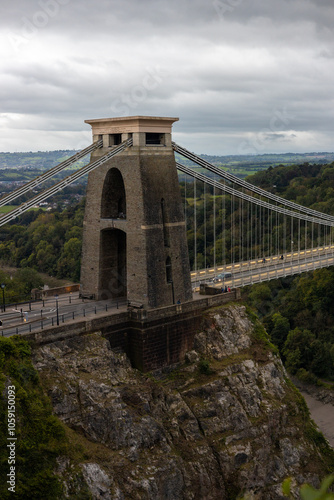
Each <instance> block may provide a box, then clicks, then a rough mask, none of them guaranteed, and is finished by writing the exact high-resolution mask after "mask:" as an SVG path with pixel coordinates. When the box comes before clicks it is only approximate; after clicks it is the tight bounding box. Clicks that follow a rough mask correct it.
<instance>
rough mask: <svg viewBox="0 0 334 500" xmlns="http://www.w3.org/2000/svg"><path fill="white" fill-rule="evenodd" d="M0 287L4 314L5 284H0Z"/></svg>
mask: <svg viewBox="0 0 334 500" xmlns="http://www.w3.org/2000/svg"><path fill="white" fill-rule="evenodd" d="M0 286H1V288H2V302H3V312H6V302H5V288H6V285H5V283H1V285H0Z"/></svg>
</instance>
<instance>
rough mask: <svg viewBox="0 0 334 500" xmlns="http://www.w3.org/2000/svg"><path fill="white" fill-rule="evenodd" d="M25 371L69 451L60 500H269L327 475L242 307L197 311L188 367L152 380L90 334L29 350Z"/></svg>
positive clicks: (295, 403) (274, 361) (295, 398)
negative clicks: (34, 377)
mask: <svg viewBox="0 0 334 500" xmlns="http://www.w3.org/2000/svg"><path fill="white" fill-rule="evenodd" d="M34 364H35V367H36V368H37V369H38V371H39V372H40V375H41V380H42V383H43V385H44V387H45V389H46V390H47V392H48V394H49V396H50V398H51V401H52V405H53V408H54V411H55V413H56V415H57V416H58V417H59V418H60V419H61V420H62V421H63V422H64V423H65V424H66V426H67V427H68V428H69V429H70V430H69V431H68V435H69V439H70V442H71V446H72V449H73V450H76V452H75V453H72V455H71V456H69V457H60V458H59V471H58V472H59V474H61V477H62V479H63V481H64V486H65V492H66V496H67V498H70V497H71V498H77V497H78V496H79V495H81V496H80V498H94V499H105V500H107V499H117V500H121V499H138V500H139V499H140V500H142V499H149V500H159V499H161V500H165V499H171V500H178V499H180V500H181V499H187V500H188V499H189V500H190V499H196V500H197V499H206V500H210V499H212V500H213V499H220V500H222V499H231V500H232V499H236V498H238V497H240V498H241V497H242V495H248V496H247V498H251V499H263V500H270V499H279V498H283V497H282V494H281V483H282V481H283V480H284V479H285V478H286V477H288V476H292V477H293V478H294V484H295V485H296V487H297V486H298V485H300V484H302V483H303V482H306V481H307V482H311V483H313V484H315V485H317V484H318V482H319V478H320V477H323V476H324V475H325V474H326V473H327V472H328V467H329V465H330V464H329V460H330V457H329V458H328V453H327V458H326V444H325V443H324V442H323V440H322V439H321V436H319V434H318V433H317V432H316V431H315V430H314V428H313V426H312V424H311V423H310V421H309V417H308V412H307V408H306V406H305V403H304V400H303V399H302V398H301V397H300V395H299V394H298V392H296V390H295V389H294V387H293V386H292V384H291V383H290V382H289V380H288V379H287V377H286V374H285V372H284V369H283V367H282V364H281V361H280V359H279V358H278V357H277V356H276V355H275V354H273V351H272V349H271V348H270V346H269V343H268V341H267V339H266V336H265V333H264V332H263V330H262V329H261V327H260V326H259V325H258V324H255V325H254V324H253V322H252V321H251V319H250V318H249V316H248V315H247V314H246V310H245V308H244V307H243V306H229V307H226V308H221V309H216V310H212V311H208V312H207V313H206V315H205V317H203V329H202V331H201V332H199V333H198V334H197V336H196V339H195V345H194V350H193V351H191V352H190V353H188V354H187V362H186V363H185V364H184V365H182V366H178V367H174V369H169V370H168V371H165V372H162V373H159V374H153V375H152V374H150V375H149V376H148V375H143V374H141V373H139V372H138V371H136V370H134V369H132V368H131V366H130V364H129V361H128V360H127V358H126V357H125V355H120V354H115V353H114V352H112V351H111V350H110V348H109V346H108V342H107V341H106V340H105V339H103V338H102V337H101V336H100V335H99V334H98V332H97V333H93V334H91V335H87V336H83V337H78V338H76V339H74V340H67V341H63V342H57V343H55V344H52V345H47V346H44V347H41V348H38V349H36V350H35V353H34ZM316 442H317V444H316ZM327 451H328V450H327ZM90 495H91V496H90Z"/></svg>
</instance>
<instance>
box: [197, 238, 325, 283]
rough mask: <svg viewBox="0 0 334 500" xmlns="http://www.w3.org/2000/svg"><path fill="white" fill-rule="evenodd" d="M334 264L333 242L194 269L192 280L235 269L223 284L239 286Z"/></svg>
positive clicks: (202, 280)
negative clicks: (281, 255)
mask: <svg viewBox="0 0 334 500" xmlns="http://www.w3.org/2000/svg"><path fill="white" fill-rule="evenodd" d="M332 265H334V245H330V246H324V247H317V248H314V249H311V250H302V251H300V252H293V253H291V252H290V253H287V254H284V258H283V260H281V258H280V255H279V256H272V257H266V258H265V262H263V259H254V260H250V261H244V262H239V263H235V264H227V265H225V266H216V268H210V269H199V270H197V271H193V272H192V273H191V281H192V283H193V285H194V286H195V288H196V286H197V285H198V284H200V283H205V282H207V283H210V282H212V279H213V278H214V276H216V275H217V274H220V273H222V272H229V273H232V277H231V278H228V279H226V280H224V285H227V286H231V285H232V286H233V287H240V286H246V285H250V284H252V283H258V282H261V281H268V280H270V279H276V278H281V277H283V276H290V275H293V274H299V273H303V272H306V271H311V270H314V269H319V268H321V267H328V266H332ZM221 285H222V282H219V283H218V284H217V285H215V286H217V287H219V286H221Z"/></svg>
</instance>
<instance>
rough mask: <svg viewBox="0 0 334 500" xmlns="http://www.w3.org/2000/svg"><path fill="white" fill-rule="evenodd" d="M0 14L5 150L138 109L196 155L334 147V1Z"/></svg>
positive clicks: (64, 137) (66, 0) (128, 5)
mask: <svg viewBox="0 0 334 500" xmlns="http://www.w3.org/2000/svg"><path fill="white" fill-rule="evenodd" d="M0 23H1V30H0V47H1V49H0V50H1V59H0V68H1V75H0V96H1V109H0V126H1V135H0V151H36V150H53V149H82V148H83V147H85V146H86V145H88V144H89V143H90V142H91V140H90V139H91V132H90V127H89V126H88V125H87V124H85V123H84V120H85V119H91V118H101V117H114V116H132V115H153V116H177V117H179V118H180V121H179V122H177V123H176V124H175V125H174V128H173V133H174V139H175V140H176V141H177V142H179V143H180V144H182V145H183V146H185V147H188V148H190V149H191V150H193V151H195V152H197V153H206V154H219V155H224V154H243V153H245V154H249V153H254V154H255V153H256V154H262V153H267V152H290V151H292V152H310V151H333V150H334V145H333V130H334V110H333V97H334V94H333V93H334V86H333V77H334V37H333V29H334V28H333V27H334V3H333V1H332V0H265V1H264V0H208V1H206V0H168V2H167V1H166V0H165V1H162V0H140V1H139V0H118V1H115V0H100V1H99V2H93V1H92V0H37V1H36V0H11V1H10V2H2V7H1V16H0Z"/></svg>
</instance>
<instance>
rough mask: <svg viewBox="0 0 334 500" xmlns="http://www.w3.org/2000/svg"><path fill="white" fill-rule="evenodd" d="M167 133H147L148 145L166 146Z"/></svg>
mask: <svg viewBox="0 0 334 500" xmlns="http://www.w3.org/2000/svg"><path fill="white" fill-rule="evenodd" d="M164 145H165V134H157V133H152V132H150V133H146V146H164Z"/></svg>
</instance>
